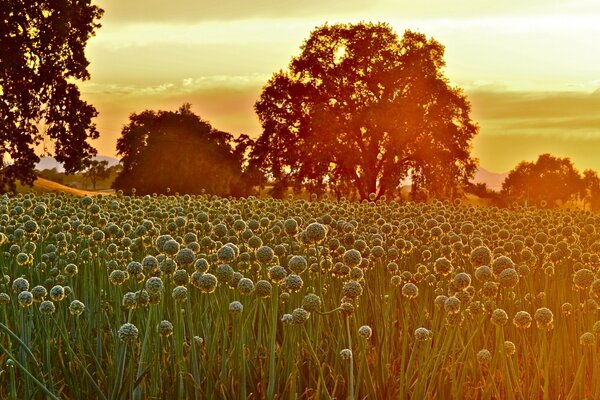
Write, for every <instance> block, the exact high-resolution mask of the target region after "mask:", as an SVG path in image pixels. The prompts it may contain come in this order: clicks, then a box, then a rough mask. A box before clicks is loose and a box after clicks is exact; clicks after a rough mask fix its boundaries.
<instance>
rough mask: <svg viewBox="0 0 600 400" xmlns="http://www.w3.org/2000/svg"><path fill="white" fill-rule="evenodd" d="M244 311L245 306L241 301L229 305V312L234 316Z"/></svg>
mask: <svg viewBox="0 0 600 400" xmlns="http://www.w3.org/2000/svg"><path fill="white" fill-rule="evenodd" d="M242 311H244V305H243V304H242V303H240V302H239V301H237V300H236V301H232V302H231V303H229V312H230V313H232V314H241V313H242Z"/></svg>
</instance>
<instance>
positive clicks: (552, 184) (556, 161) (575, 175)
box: [502, 153, 592, 206]
mask: <svg viewBox="0 0 600 400" xmlns="http://www.w3.org/2000/svg"><path fill="white" fill-rule="evenodd" d="M591 179H592V175H590V176H589V178H588V180H590V182H591ZM584 189H585V184H584V182H583V180H582V176H581V175H580V174H579V171H578V170H577V169H576V168H575V166H574V165H573V162H572V161H571V159H570V158H567V157H565V158H560V157H555V156H553V155H550V154H547V153H546V154H542V155H540V156H539V157H538V159H537V160H536V161H535V162H528V161H521V162H520V163H519V164H518V165H517V166H516V167H515V168H514V169H513V170H512V171H510V172H509V174H508V176H507V177H506V179H505V180H504V182H503V183H502V194H503V195H505V196H507V197H509V198H511V199H516V200H522V201H526V202H527V203H528V204H540V203H541V202H542V201H545V202H547V203H548V204H549V205H550V206H555V205H556V204H557V202H559V201H560V202H561V203H566V202H567V201H569V200H572V199H574V198H575V197H576V196H578V195H580V194H581V193H582V191H583V190H584Z"/></svg>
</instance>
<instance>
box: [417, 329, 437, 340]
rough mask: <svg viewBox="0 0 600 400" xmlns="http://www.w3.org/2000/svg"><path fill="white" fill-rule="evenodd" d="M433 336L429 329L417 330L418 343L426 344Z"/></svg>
mask: <svg viewBox="0 0 600 400" xmlns="http://www.w3.org/2000/svg"><path fill="white" fill-rule="evenodd" d="M432 335H433V334H432V332H431V331H430V330H429V329H427V328H417V329H415V340H416V341H417V342H425V341H427V340H430V339H431V337H432Z"/></svg>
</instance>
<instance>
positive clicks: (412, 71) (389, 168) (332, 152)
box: [251, 23, 478, 198]
mask: <svg viewBox="0 0 600 400" xmlns="http://www.w3.org/2000/svg"><path fill="white" fill-rule="evenodd" d="M301 50H302V52H301V54H300V55H299V56H297V57H294V58H293V59H292V61H291V62H290V65H289V69H288V71H280V72H278V73H276V74H274V75H273V77H272V78H271V79H270V80H269V82H268V83H267V84H266V86H265V87H264V88H263V91H262V94H261V96H260V99H259V100H258V101H257V102H256V104H255V110H256V112H257V114H258V117H259V120H260V122H261V124H262V128H263V133H262V135H261V136H260V137H259V139H258V140H257V143H256V146H255V148H254V150H253V152H252V156H251V157H252V163H253V164H254V165H256V166H258V167H259V168H261V170H263V171H264V172H265V173H267V174H269V175H271V176H272V177H273V178H275V179H277V180H278V181H280V182H284V183H285V184H286V185H287V184H288V183H289V184H290V185H294V186H296V187H300V186H304V187H308V188H309V189H311V190H317V189H319V188H320V189H323V188H325V187H328V188H330V189H332V190H334V191H336V192H340V191H343V187H344V186H345V185H348V183H351V184H352V187H353V190H354V191H355V192H357V193H358V194H359V195H360V197H362V198H366V197H368V196H369V194H370V193H375V194H376V195H377V196H378V197H379V196H382V195H383V194H384V193H386V191H388V190H391V189H394V188H395V187H397V186H398V185H399V183H400V182H401V181H402V179H403V178H405V177H407V176H408V175H411V176H412V179H413V186H414V187H415V188H416V189H417V190H419V189H427V190H428V191H429V192H430V193H433V194H434V195H436V196H449V195H451V194H452V192H453V191H454V189H455V187H457V186H459V183H466V182H467V180H468V178H469V177H470V176H472V175H473V173H474V171H475V167H476V160H474V159H473V158H472V157H471V156H470V143H471V140H472V138H473V137H474V135H475V134H476V133H477V131H478V128H477V126H476V125H475V124H474V123H473V122H472V121H471V119H470V116H469V112H470V105H469V103H468V101H467V99H466V98H465V96H464V95H463V94H462V92H461V90H460V89H458V88H454V87H451V86H450V85H449V83H448V80H447V79H446V77H445V76H444V75H443V73H442V68H443V67H444V60H443V54H444V47H443V46H442V45H441V44H439V43H438V42H437V41H435V40H433V39H427V38H426V37H425V35H422V34H419V33H414V32H411V31H406V32H405V33H404V36H403V37H402V39H400V38H399V37H398V36H397V35H396V34H395V33H394V32H393V31H392V29H391V28H390V27H389V26H388V25H387V24H382V23H378V24H370V23H369V24H366V23H359V24H339V25H331V26H330V25H324V26H322V27H319V28H317V29H316V30H314V31H313V32H312V33H311V35H310V37H309V38H308V39H307V40H306V41H305V43H304V44H303V46H302V48H301Z"/></svg>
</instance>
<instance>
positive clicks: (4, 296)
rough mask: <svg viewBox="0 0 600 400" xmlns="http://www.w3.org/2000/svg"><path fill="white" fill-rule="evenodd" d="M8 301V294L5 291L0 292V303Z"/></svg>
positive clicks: (3, 303)
mask: <svg viewBox="0 0 600 400" xmlns="http://www.w3.org/2000/svg"><path fill="white" fill-rule="evenodd" d="M8 303H10V296H9V295H8V294H7V293H0V305H5V304H8Z"/></svg>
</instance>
